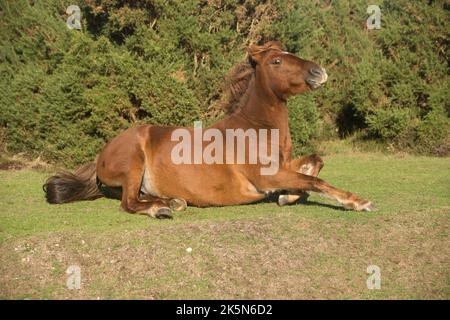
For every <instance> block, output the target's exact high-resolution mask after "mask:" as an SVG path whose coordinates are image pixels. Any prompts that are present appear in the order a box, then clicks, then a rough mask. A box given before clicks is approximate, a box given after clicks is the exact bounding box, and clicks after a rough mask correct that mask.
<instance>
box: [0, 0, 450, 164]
mask: <svg viewBox="0 0 450 320" xmlns="http://www.w3.org/2000/svg"><path fill="white" fill-rule="evenodd" d="M377 3H378V4H379V5H380V8H381V12H382V28H381V30H371V31H368V30H367V29H366V28H365V21H366V19H367V17H368V14H367V12H366V9H367V2H366V1H362V0H359V1H350V0H343V1H335V2H329V1H323V2H320V1H304V2H300V1H290V0H276V1H265V0H243V1H231V0H217V1H206V0H187V1H169V2H167V1H164V0H142V1H128V0H126V1H123V0H120V1H119V0H96V1H90V0H89V1H88V0H84V1H79V2H78V5H79V6H80V8H81V10H82V25H83V30H82V31H76V30H69V29H68V28H67V27H66V24H65V23H66V19H67V15H66V14H65V10H66V8H67V7H68V6H69V5H70V4H72V1H69V0H45V1H44V0H43V1H26V0H18V1H1V2H0V19H1V21H2V28H1V30H0V49H1V50H0V75H1V77H0V108H1V112H0V132H1V136H2V141H4V143H6V148H7V150H8V151H10V152H26V153H27V154H29V155H30V156H36V155H41V156H43V157H44V158H45V159H47V160H52V161H58V162H61V163H64V164H66V165H76V164H79V163H82V162H85V161H86V160H89V159H91V158H92V157H93V156H94V155H95V154H96V153H97V152H98V151H99V149H100V148H101V146H102V145H103V144H104V143H105V142H106V141H107V140H109V139H111V138H112V137H113V136H115V135H116V134H117V133H118V132H120V131H122V130H124V129H126V128H128V127H130V126H132V125H136V124H140V123H159V124H167V125H192V123H193V121H194V120H202V119H203V120H205V121H207V122H208V123H210V122H213V121H215V120H217V119H218V118H219V117H221V116H222V113H221V112H219V111H218V110H215V109H214V106H215V105H218V104H217V101H218V100H219V99H220V95H221V88H222V83H223V77H224V76H225V75H226V73H227V72H228V70H229V69H230V68H231V66H232V65H233V64H235V63H236V62H238V61H241V60H243V59H245V50H244V49H245V47H246V46H247V45H248V44H249V43H253V42H258V41H265V40H272V39H277V40H280V41H281V42H282V43H283V44H284V45H285V47H286V49H287V50H289V51H291V52H293V53H295V54H298V55H299V56H301V57H303V58H306V59H309V60H312V61H315V62H317V63H319V64H321V65H322V66H324V67H325V68H326V69H327V72H328V74H329V81H328V83H327V84H326V86H325V87H324V88H321V89H320V90H318V91H317V92H314V93H312V94H307V95H304V96H300V97H296V98H293V99H292V100H291V101H290V102H289V112H290V118H291V119H290V128H291V131H292V137H293V142H294V151H295V152H296V153H297V154H299V153H305V152H309V151H312V150H313V149H314V143H315V142H316V141H320V139H330V138H336V137H346V136H348V135H353V134H354V133H355V132H358V136H361V137H362V139H371V140H374V141H378V142H381V143H386V144H389V145H393V146H395V147H396V148H397V149H402V150H407V151H412V152H420V153H426V154H439V155H445V154H448V152H450V150H449V148H450V147H449V142H448V136H449V128H450V127H449V114H450V107H449V103H448V101H450V97H449V94H450V93H449V92H450V89H449V80H448V79H449V77H448V63H447V61H448V60H450V59H449V57H448V32H447V25H448V20H449V11H448V10H445V8H447V9H448V5H446V4H445V2H443V1H434V2H432V3H431V4H429V3H428V1H408V0H399V1H378V2H377ZM446 6H447V7H446ZM3 149H5V148H2V150H3Z"/></svg>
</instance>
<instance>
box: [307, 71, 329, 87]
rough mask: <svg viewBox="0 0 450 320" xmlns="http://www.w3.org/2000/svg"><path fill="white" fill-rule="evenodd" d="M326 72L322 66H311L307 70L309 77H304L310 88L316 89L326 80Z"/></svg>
mask: <svg viewBox="0 0 450 320" xmlns="http://www.w3.org/2000/svg"><path fill="white" fill-rule="evenodd" d="M327 79H328V74H327V72H326V71H325V69H324V68H320V67H319V68H311V69H310V70H309V77H308V78H307V79H306V83H307V84H308V85H309V86H310V87H311V89H317V88H318V87H320V86H321V85H322V84H324V83H325V82H327Z"/></svg>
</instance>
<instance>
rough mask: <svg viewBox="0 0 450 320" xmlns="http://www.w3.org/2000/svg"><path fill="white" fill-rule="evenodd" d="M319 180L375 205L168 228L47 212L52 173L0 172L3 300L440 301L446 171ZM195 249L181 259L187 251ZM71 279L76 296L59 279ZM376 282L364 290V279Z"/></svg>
mask: <svg viewBox="0 0 450 320" xmlns="http://www.w3.org/2000/svg"><path fill="white" fill-rule="evenodd" d="M324 160H325V167H324V169H323V170H322V173H321V177H322V178H324V179H325V180H326V181H328V182H330V183H331V184H333V185H335V186H338V187H341V188H343V189H347V190H350V191H353V192H355V193H357V194H359V195H361V196H362V197H365V198H368V199H370V200H372V201H374V202H375V204H376V205H377V207H378V209H379V210H378V211H377V212H373V213H357V212H351V211H345V210H342V209H340V208H339V207H337V206H336V204H335V203H334V202H332V201H331V200H328V199H325V198H322V197H319V196H317V195H312V196H311V198H310V200H309V203H308V204H299V205H294V206H288V207H283V208H280V207H278V206H277V205H276V204H275V203H261V204H254V205H247V206H239V207H224V208H208V209H198V208H188V209H187V210H186V211H185V212H183V213H177V214H175V218H174V219H173V220H170V221H168V220H155V219H150V218H148V217H145V216H139V215H131V214H127V213H124V212H121V211H119V209H118V207H119V202H118V201H115V200H107V199H100V200H96V201H93V202H80V203H74V204H68V205H62V206H56V205H53V206H50V205H48V204H46V203H45V202H44V198H43V192H42V189H41V185H42V183H43V181H44V180H45V178H46V176H47V174H48V173H45V172H39V171H33V170H29V169H26V170H19V171H0V182H1V184H0V298H6V299H29V298H30V299H53V298H56V299H79V298H87V299H98V298H100V299H105V298H106V299H110V298H111V299H116V298H126V299H128V298H143V299H169V298H173V299H178V298H183V299H214V298H227V299H245V298H250V299H258V298H265V299H272V298H274V299H303V298H313V299H316V298H338V299H341V298H342V299H353V298H356V299H386V298H394V299H402V298H407V299H410V298H423V299H429V298H438V299H449V298H450V249H449V243H450V242H449V229H450V219H449V217H450V159H448V158H429V157H415V156H409V155H383V154H378V153H351V154H341V155H328V156H325V157H324ZM188 247H191V248H192V252H190V253H188V252H187V251H186V249H187V248H188ZM70 265H77V266H79V267H80V268H81V289H79V290H69V289H68V288H67V287H66V280H67V275H66V269H67V268H68V267H69V266H70ZM369 265H377V266H379V267H380V269H381V289H380V290H368V289H367V286H366V280H367V277H368V276H369V275H368V274H367V272H366V269H367V267H368V266H369Z"/></svg>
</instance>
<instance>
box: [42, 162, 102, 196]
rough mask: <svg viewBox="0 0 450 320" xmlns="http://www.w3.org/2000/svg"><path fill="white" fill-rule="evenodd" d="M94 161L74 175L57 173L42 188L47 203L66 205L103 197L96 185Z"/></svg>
mask: <svg viewBox="0 0 450 320" xmlns="http://www.w3.org/2000/svg"><path fill="white" fill-rule="evenodd" d="M96 166H97V163H96V161H94V162H91V163H88V164H85V165H84V166H82V167H80V168H79V169H78V170H77V171H75V173H71V172H68V171H61V172H58V173H57V174H56V175H54V176H51V177H50V178H48V179H47V181H46V182H45V184H44V185H43V186H42V189H44V192H45V198H46V199H47V202H48V203H52V204H57V203H68V202H74V201H81V200H95V199H98V198H101V197H103V194H102V193H101V192H100V189H99V186H98V183H97V174H96V173H97V169H96Z"/></svg>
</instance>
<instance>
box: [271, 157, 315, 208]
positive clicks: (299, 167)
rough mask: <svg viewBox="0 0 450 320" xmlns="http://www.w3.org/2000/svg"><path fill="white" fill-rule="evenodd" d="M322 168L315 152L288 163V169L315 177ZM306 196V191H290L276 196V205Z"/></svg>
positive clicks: (307, 195)
mask: <svg viewBox="0 0 450 320" xmlns="http://www.w3.org/2000/svg"><path fill="white" fill-rule="evenodd" d="M322 168H323V160H322V158H320V157H319V156H318V155H317V154H312V155H309V156H306V157H301V158H297V159H294V160H292V161H291V163H290V169H291V170H292V171H295V172H298V173H302V174H305V175H308V176H313V177H317V176H318V175H319V172H320V170H321V169H322ZM308 197H309V193H308V192H306V191H291V192H289V193H288V194H281V195H279V196H278V205H280V206H284V205H286V204H292V203H294V202H296V201H297V200H299V199H302V200H306V199H308Z"/></svg>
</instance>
